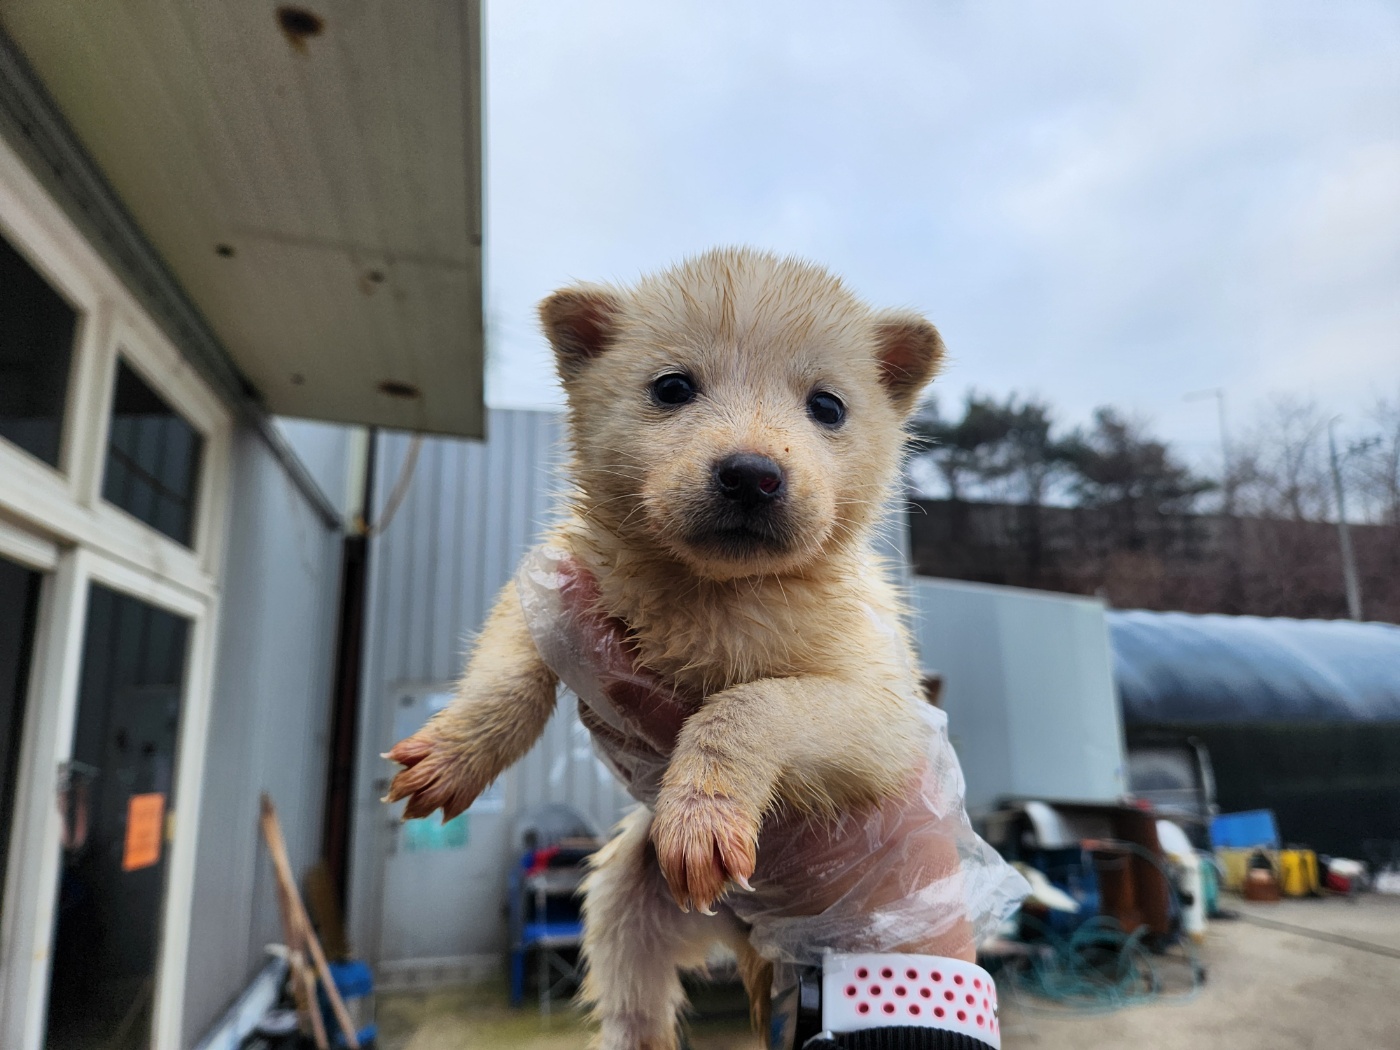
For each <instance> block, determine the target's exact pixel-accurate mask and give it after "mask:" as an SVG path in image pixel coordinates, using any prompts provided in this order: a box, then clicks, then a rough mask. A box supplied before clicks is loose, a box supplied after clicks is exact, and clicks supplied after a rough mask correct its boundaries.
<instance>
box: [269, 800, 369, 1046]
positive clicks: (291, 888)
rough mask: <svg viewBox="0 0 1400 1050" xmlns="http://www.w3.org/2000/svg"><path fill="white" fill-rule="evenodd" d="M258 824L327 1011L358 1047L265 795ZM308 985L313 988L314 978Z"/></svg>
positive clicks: (353, 1044) (274, 810)
mask: <svg viewBox="0 0 1400 1050" xmlns="http://www.w3.org/2000/svg"><path fill="white" fill-rule="evenodd" d="M262 826H263V837H264V838H265V839H266V840H267V850H268V853H269V854H271V856H272V866H273V868H274V869H275V870H276V873H277V881H278V883H279V885H280V886H281V888H282V891H283V893H284V894H285V895H286V897H287V901H288V905H289V907H290V909H291V913H292V915H291V922H292V925H293V926H295V927H298V929H297V930H295V931H294V932H297V933H299V934H300V937H301V938H304V939H305V943H306V946H307V948H308V949H310V952H311V960H312V962H313V963H314V964H315V967H316V972H317V973H319V974H320V977H321V983H322V984H324V985H325V988H326V998H328V999H329V1000H330V1003H331V1012H332V1013H334V1014H335V1020H336V1023H337V1024H338V1025H339V1026H340V1031H341V1033H342V1034H343V1035H344V1036H345V1042H346V1045H347V1046H349V1047H350V1050H360V1037H359V1034H358V1033H357V1032H356V1031H355V1024H354V1022H353V1021H351V1020H350V1011H349V1010H347V1009H346V1008H345V1000H344V999H342V998H341V997H340V991H339V989H337V988H336V986H335V981H334V980H333V979H332V977H331V971H330V966H329V965H328V964H327V962H326V953H325V952H323V951H322V950H321V942H320V941H319V940H317V939H316V931H315V930H313V929H312V928H311V919H310V917H309V916H308V915H307V914H306V905H304V904H303V903H302V901H301V894H300V893H299V892H297V887H296V881H295V879H293V877H292V864H291V861H290V860H288V859H287V843H286V840H285V839H283V837H282V825H281V822H280V821H279V820H278V819H277V807H276V806H274V805H273V804H272V799H270V798H268V797H267V796H266V795H263V797H262ZM303 965H304V964H303ZM312 987H313V990H314V987H315V984H314V978H313V984H312ZM315 1021H316V1022H317V1023H319V1021H320V1016H319V1014H317V1015H316V1017H315Z"/></svg>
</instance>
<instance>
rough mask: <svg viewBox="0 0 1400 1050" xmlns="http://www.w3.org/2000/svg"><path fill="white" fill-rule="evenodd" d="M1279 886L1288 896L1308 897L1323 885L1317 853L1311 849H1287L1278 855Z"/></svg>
mask: <svg viewBox="0 0 1400 1050" xmlns="http://www.w3.org/2000/svg"><path fill="white" fill-rule="evenodd" d="M1278 876H1279V877H1278V881H1279V888H1280V889H1282V890H1283V892H1284V895H1285V896H1288V897H1306V896H1308V895H1309V894H1310V893H1316V892H1317V891H1318V889H1319V888H1320V886H1321V883H1320V882H1319V880H1318V876H1317V854H1316V853H1314V852H1313V851H1312V850H1310V849H1286V850H1281V851H1280V852H1279V855H1278Z"/></svg>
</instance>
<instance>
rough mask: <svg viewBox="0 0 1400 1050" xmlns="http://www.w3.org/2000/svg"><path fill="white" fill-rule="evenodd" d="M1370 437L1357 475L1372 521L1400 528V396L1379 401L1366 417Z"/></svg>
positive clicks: (1363, 499) (1362, 454)
mask: <svg viewBox="0 0 1400 1050" xmlns="http://www.w3.org/2000/svg"><path fill="white" fill-rule="evenodd" d="M1366 422H1367V424H1368V429H1369V430H1370V434H1369V435H1368V437H1367V440H1366V442H1365V447H1364V450H1363V451H1362V453H1361V455H1360V457H1359V459H1360V464H1359V466H1360V469H1359V470H1358V471H1357V473H1358V474H1359V475H1360V480H1361V499H1362V501H1363V504H1364V505H1365V506H1366V507H1367V509H1368V510H1370V511H1371V515H1370V517H1371V520H1373V521H1375V522H1376V523H1377V524H1381V525H1394V526H1398V527H1400V395H1397V396H1396V397H1395V398H1394V399H1391V398H1384V397H1382V398H1378V399H1377V400H1376V403H1375V404H1374V405H1373V406H1372V407H1371V411H1370V412H1369V413H1368V414H1367V418H1366Z"/></svg>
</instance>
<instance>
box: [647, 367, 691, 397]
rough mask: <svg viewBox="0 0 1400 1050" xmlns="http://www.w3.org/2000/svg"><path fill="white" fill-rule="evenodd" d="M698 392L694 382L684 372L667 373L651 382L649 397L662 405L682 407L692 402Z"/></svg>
mask: <svg viewBox="0 0 1400 1050" xmlns="http://www.w3.org/2000/svg"><path fill="white" fill-rule="evenodd" d="M699 392H700V391H699V390H697V389H696V387H695V380H693V379H691V378H690V376H688V375H686V374H685V373H684V372H667V373H666V374H665V375H664V376H658V377H657V378H656V379H654V380H652V384H651V396H652V397H654V398H656V400H657V403H659V404H662V405H684V404H686V403H687V402H690V401H694V400H695V395H696V394H698V393H699Z"/></svg>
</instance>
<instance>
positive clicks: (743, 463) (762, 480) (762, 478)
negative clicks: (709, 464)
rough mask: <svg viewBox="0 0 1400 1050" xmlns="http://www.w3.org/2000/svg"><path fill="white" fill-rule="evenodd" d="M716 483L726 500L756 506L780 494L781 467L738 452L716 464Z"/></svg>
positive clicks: (781, 490)
mask: <svg viewBox="0 0 1400 1050" xmlns="http://www.w3.org/2000/svg"><path fill="white" fill-rule="evenodd" d="M715 484H716V485H717V486H718V487H719V492H720V495H721V496H723V497H724V498H725V499H732V500H734V501H736V502H738V503H742V504H743V505H744V506H746V507H752V506H758V505H759V504H762V503H768V502H770V501H771V500H775V499H777V498H778V497H779V496H781V495H782V494H783V468H782V467H780V466H778V464H776V463H774V462H773V461H772V460H771V459H769V458H768V457H767V456H760V455H758V454H756V453H753V452H739V453H737V454H735V455H733V456H726V457H725V458H724V459H722V460H720V461H719V462H718V463H716V464H715Z"/></svg>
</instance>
